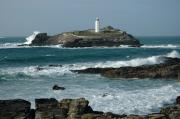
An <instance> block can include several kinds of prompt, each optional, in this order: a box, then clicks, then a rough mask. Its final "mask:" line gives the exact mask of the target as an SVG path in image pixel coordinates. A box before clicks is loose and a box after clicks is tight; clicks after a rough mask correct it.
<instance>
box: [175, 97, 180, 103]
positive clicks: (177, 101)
mask: <svg viewBox="0 0 180 119" xmlns="http://www.w3.org/2000/svg"><path fill="white" fill-rule="evenodd" d="M176 104H180V96H178V97H177V98H176Z"/></svg>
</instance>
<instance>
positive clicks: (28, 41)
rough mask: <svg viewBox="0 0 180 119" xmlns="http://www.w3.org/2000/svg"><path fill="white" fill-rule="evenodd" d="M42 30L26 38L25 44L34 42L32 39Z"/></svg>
mask: <svg viewBox="0 0 180 119" xmlns="http://www.w3.org/2000/svg"><path fill="white" fill-rule="evenodd" d="M39 33H40V32H39V31H34V32H33V34H32V35H30V36H29V37H27V38H26V40H27V41H26V42H25V43H24V44H26V45H29V44H31V43H32V41H33V40H34V39H35V37H36V35H38V34H39Z"/></svg>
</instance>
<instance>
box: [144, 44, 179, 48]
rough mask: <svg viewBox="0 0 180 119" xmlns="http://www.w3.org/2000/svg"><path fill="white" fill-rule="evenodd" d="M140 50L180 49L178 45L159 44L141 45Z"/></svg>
mask: <svg viewBox="0 0 180 119" xmlns="http://www.w3.org/2000/svg"><path fill="white" fill-rule="evenodd" d="M141 48H180V45H174V44H166V45H164V44H161V45H143V46H141Z"/></svg>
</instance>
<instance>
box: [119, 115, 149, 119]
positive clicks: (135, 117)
mask: <svg viewBox="0 0 180 119" xmlns="http://www.w3.org/2000/svg"><path fill="white" fill-rule="evenodd" d="M121 119H146V118H145V117H144V116H140V115H128V116H126V117H123V118H121Z"/></svg>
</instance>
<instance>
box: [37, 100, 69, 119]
mask: <svg viewBox="0 0 180 119" xmlns="http://www.w3.org/2000/svg"><path fill="white" fill-rule="evenodd" d="M35 106H36V114H35V119H66V118H65V117H64V115H63V114H62V112H61V109H60V108H59V107H58V101H57V100H56V99H54V98H50V99H48V98H47V99H35Z"/></svg>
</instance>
